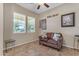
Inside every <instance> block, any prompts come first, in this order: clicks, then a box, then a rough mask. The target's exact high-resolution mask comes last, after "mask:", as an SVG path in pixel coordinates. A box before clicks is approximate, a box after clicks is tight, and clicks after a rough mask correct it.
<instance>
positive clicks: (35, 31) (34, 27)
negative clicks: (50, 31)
mask: <svg viewBox="0 0 79 59" xmlns="http://www.w3.org/2000/svg"><path fill="white" fill-rule="evenodd" d="M28 17H32V18H34V20H36V18H35V17H33V16H27V32H28V33H35V32H36V25H35V27H34V28H35V31H34V32H31V31H28V20H29V19H28ZM35 24H36V21H35Z"/></svg>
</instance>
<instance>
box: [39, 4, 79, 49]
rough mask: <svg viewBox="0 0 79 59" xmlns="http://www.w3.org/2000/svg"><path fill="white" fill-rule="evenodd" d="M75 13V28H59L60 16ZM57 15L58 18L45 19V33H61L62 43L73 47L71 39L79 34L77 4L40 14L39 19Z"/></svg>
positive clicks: (64, 5)
mask: <svg viewBox="0 0 79 59" xmlns="http://www.w3.org/2000/svg"><path fill="white" fill-rule="evenodd" d="M71 12H75V27H63V28H62V27H61V15H63V14H67V13H71ZM57 13H58V14H59V15H58V16H55V17H52V18H51V19H50V18H49V19H48V18H47V30H46V32H50V31H51V32H61V33H62V34H63V37H64V43H65V45H66V46H68V47H71V48H72V47H73V39H74V35H75V34H79V4H71V3H70V4H63V5H61V6H59V7H56V8H54V9H52V10H49V11H47V12H45V13H42V14H40V18H43V17H46V16H48V15H53V14H57Z"/></svg>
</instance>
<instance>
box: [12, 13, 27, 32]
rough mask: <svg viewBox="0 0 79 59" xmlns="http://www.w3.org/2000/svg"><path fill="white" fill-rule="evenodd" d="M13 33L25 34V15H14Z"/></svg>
mask: <svg viewBox="0 0 79 59" xmlns="http://www.w3.org/2000/svg"><path fill="white" fill-rule="evenodd" d="M13 32H14V33H24V32H26V16H25V15H22V14H19V13H14V19H13Z"/></svg>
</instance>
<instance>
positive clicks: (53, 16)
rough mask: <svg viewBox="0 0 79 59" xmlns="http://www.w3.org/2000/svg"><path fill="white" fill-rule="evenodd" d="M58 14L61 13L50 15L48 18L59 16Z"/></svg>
mask: <svg viewBox="0 0 79 59" xmlns="http://www.w3.org/2000/svg"><path fill="white" fill-rule="evenodd" d="M58 15H59V14H53V15H49V16H47V18H51V17H55V16H58Z"/></svg>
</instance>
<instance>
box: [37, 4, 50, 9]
mask: <svg viewBox="0 0 79 59" xmlns="http://www.w3.org/2000/svg"><path fill="white" fill-rule="evenodd" d="M43 5H44V6H45V7H47V8H49V5H48V4H47V3H44V4H43ZM40 7H41V5H40V4H39V5H38V6H37V9H40Z"/></svg>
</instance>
